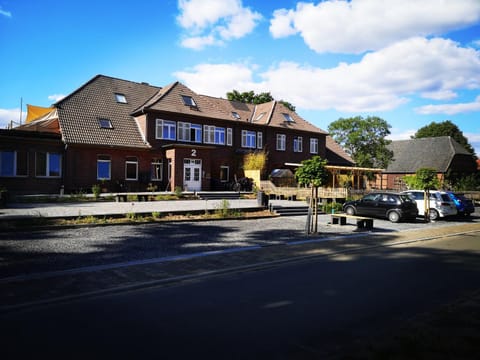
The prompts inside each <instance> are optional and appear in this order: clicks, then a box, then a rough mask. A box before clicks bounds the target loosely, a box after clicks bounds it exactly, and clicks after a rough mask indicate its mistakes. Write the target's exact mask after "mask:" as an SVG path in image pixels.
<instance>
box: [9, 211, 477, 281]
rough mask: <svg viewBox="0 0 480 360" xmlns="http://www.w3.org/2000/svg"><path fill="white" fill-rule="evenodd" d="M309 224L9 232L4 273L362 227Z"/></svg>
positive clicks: (389, 228) (411, 227)
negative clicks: (310, 227)
mask: <svg viewBox="0 0 480 360" xmlns="http://www.w3.org/2000/svg"><path fill="white" fill-rule="evenodd" d="M470 222H480V217H479V216H478V213H476V214H474V215H473V216H471V217H470V218H452V219H449V220H440V221H437V222H434V223H427V224H426V223H423V222H422V221H421V219H417V221H416V222H414V223H411V222H409V223H397V224H394V223H391V222H389V221H387V220H381V219H375V222H374V230H373V233H375V234H389V233H395V232H399V231H415V230H417V229H425V228H428V227H435V228H438V227H442V226H449V225H455V224H465V223H470ZM305 225H306V216H293V217H276V218H267V219H249V220H219V221H195V222H164V223H150V224H135V225H110V226H78V227H75V228H69V229H49V230H39V231H34V232H22V231H19V232H7V233H3V234H0V253H1V262H0V278H5V277H11V276H16V275H20V274H29V273H33V272H44V271H55V270H64V269H72V268H79V267H86V266H94V265H100V264H110V263H121V262H126V261H136V260H141V259H155V258H164V257H172V256H178V255H185V254H193V253H202V252H211V251H219V250H227V249H233V248H248V247H252V246H262V247H265V246H275V245H281V244H286V243H290V242H294V241H302V240H312V239H321V238H326V239H334V238H335V237H338V236H347V235H350V234H354V233H356V232H357V229H356V226H355V225H353V221H352V223H351V224H347V225H345V226H339V225H331V224H330V216H329V215H321V216H320V217H319V234H315V235H309V236H307V235H306V234H305ZM362 233H365V232H362Z"/></svg>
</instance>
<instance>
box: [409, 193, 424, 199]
mask: <svg viewBox="0 0 480 360" xmlns="http://www.w3.org/2000/svg"><path fill="white" fill-rule="evenodd" d="M408 194H409V195H411V196H413V198H414V199H415V200H423V192H421V191H415V192H411V193H408Z"/></svg>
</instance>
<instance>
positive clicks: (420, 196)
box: [403, 190, 457, 220]
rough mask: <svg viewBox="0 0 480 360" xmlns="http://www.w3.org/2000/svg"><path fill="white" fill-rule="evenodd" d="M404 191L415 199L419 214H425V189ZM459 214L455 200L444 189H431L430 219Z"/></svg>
mask: <svg viewBox="0 0 480 360" xmlns="http://www.w3.org/2000/svg"><path fill="white" fill-rule="evenodd" d="M403 193H405V194H408V195H410V196H411V197H412V198H414V199H415V202H416V203H417V208H418V216H424V215H425V201H424V196H425V195H424V194H425V193H424V191H423V190H407V191H404V192H403ZM453 215H457V207H456V206H455V202H454V201H453V200H452V199H451V198H450V196H449V195H448V194H447V193H446V192H444V191H436V190H430V220H436V219H438V218H443V217H446V216H453Z"/></svg>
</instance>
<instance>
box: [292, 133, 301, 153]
mask: <svg viewBox="0 0 480 360" xmlns="http://www.w3.org/2000/svg"><path fill="white" fill-rule="evenodd" d="M293 152H298V153H300V152H303V138H302V137H301V136H294V137H293Z"/></svg>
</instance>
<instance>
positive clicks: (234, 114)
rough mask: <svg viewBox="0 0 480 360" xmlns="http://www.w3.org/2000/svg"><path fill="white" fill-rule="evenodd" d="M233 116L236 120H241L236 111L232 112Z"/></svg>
mask: <svg viewBox="0 0 480 360" xmlns="http://www.w3.org/2000/svg"><path fill="white" fill-rule="evenodd" d="M232 116H233V118H234V119H236V120H240V115H239V114H238V113H237V112H236V111H232Z"/></svg>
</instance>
